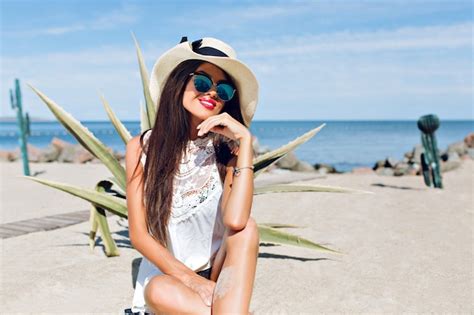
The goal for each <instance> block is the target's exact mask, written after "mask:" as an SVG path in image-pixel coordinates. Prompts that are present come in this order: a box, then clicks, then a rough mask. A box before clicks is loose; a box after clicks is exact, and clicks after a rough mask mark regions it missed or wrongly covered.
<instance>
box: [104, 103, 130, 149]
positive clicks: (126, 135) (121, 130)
mask: <svg viewBox="0 0 474 315" xmlns="http://www.w3.org/2000/svg"><path fill="white" fill-rule="evenodd" d="M100 99H101V100H102V104H104V107H105V111H106V112H107V115H108V116H109V118H110V121H111V122H112V124H113V125H114V127H115V130H117V132H118V134H119V136H120V138H122V140H123V142H124V143H125V145H126V144H127V143H128V141H130V139H132V136H131V135H130V132H129V131H128V130H127V128H126V127H125V126H124V125H123V124H122V122H121V121H120V120H119V119H118V117H117V116H116V115H115V113H114V112H113V111H112V108H111V107H110V105H109V103H108V102H107V100H106V99H105V97H104V96H103V95H100Z"/></svg>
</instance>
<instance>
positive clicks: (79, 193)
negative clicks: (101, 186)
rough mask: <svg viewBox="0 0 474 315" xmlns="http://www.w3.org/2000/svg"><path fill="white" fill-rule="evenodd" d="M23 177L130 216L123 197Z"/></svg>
mask: <svg viewBox="0 0 474 315" xmlns="http://www.w3.org/2000/svg"><path fill="white" fill-rule="evenodd" d="M22 177H24V178H28V179H31V180H34V181H36V182H38V183H41V184H43V185H46V186H49V187H53V188H56V189H59V190H61V191H64V192H67V193H69V194H71V195H73V196H76V197H79V198H82V199H84V200H87V201H89V202H91V203H92V204H95V205H98V206H100V207H102V208H104V209H107V210H109V211H110V212H112V213H114V214H116V215H118V216H120V217H122V218H127V217H128V211H127V203H126V201H125V200H124V199H122V198H118V197H114V196H110V195H108V194H105V193H101V192H97V191H95V190H91V189H85V188H81V187H76V186H72V185H68V184H63V183H58V182H54V181H50V180H46V179H39V178H36V177H33V176H22Z"/></svg>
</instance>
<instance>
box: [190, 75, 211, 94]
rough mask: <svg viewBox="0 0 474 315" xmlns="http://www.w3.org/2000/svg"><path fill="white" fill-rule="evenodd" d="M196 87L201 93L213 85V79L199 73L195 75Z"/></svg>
mask: <svg viewBox="0 0 474 315" xmlns="http://www.w3.org/2000/svg"><path fill="white" fill-rule="evenodd" d="M194 87H195V88H196V90H198V91H199V92H201V93H205V92H207V91H209V90H210V89H211V87H212V81H211V80H210V79H209V78H208V77H206V76H203V75H200V74H197V75H195V76H194Z"/></svg>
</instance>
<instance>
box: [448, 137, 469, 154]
mask: <svg viewBox="0 0 474 315" xmlns="http://www.w3.org/2000/svg"><path fill="white" fill-rule="evenodd" d="M447 151H448V153H449V152H456V153H457V154H458V155H459V156H462V155H464V154H466V153H467V145H466V144H465V143H464V141H459V142H455V143H452V144H450V145H449V146H448V150H447Z"/></svg>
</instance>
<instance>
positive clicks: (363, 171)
mask: <svg viewBox="0 0 474 315" xmlns="http://www.w3.org/2000/svg"><path fill="white" fill-rule="evenodd" d="M351 173H353V174H359V175H370V174H374V173H375V171H374V170H373V169H372V168H370V167H355V168H353V169H352V171H351Z"/></svg>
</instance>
